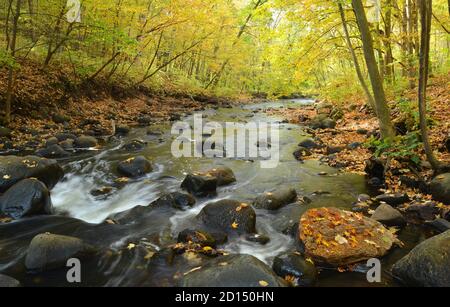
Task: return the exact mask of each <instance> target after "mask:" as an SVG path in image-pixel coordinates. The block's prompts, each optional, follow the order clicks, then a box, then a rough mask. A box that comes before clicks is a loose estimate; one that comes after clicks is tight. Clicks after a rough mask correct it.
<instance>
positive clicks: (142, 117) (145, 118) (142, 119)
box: [136, 115, 153, 126]
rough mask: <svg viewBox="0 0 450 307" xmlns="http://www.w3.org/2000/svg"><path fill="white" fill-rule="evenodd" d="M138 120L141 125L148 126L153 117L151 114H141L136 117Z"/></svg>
mask: <svg viewBox="0 0 450 307" xmlns="http://www.w3.org/2000/svg"><path fill="white" fill-rule="evenodd" d="M136 121H137V122H138V123H139V124H140V125H141V126H148V125H150V124H151V123H152V122H153V118H152V117H151V116H150V115H139V116H138V117H137V119H136Z"/></svg>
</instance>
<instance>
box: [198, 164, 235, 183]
mask: <svg viewBox="0 0 450 307" xmlns="http://www.w3.org/2000/svg"><path fill="white" fill-rule="evenodd" d="M201 175H202V176H210V177H214V178H216V179H217V186H218V187H221V186H226V185H229V184H232V183H235V182H236V177H235V175H234V173H233V171H232V170H231V169H230V168H228V167H218V168H214V169H212V170H209V171H207V172H205V173H204V174H201Z"/></svg>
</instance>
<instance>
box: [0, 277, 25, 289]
mask: <svg viewBox="0 0 450 307" xmlns="http://www.w3.org/2000/svg"><path fill="white" fill-rule="evenodd" d="M20 286H21V284H20V281H18V280H17V279H14V278H12V277H9V276H6V275H2V274H0V288H18V287H20Z"/></svg>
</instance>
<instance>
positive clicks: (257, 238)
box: [245, 233, 270, 245]
mask: <svg viewBox="0 0 450 307" xmlns="http://www.w3.org/2000/svg"><path fill="white" fill-rule="evenodd" d="M245 240H246V241H248V242H253V243H258V244H261V245H266V244H267V243H269V242H270V238H269V237H267V236H264V235H260V234H256V233H251V234H248V235H246V236H245Z"/></svg>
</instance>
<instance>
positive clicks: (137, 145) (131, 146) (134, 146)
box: [122, 140, 147, 152]
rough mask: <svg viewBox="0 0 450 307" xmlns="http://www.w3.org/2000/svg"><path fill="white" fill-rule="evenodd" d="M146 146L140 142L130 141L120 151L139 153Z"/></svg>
mask: <svg viewBox="0 0 450 307" xmlns="http://www.w3.org/2000/svg"><path fill="white" fill-rule="evenodd" d="M146 146H147V143H146V142H144V141H141V140H132V141H131V142H129V143H127V144H125V145H123V146H122V150H125V151H131V152H136V151H141V150H144V148H145V147H146Z"/></svg>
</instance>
